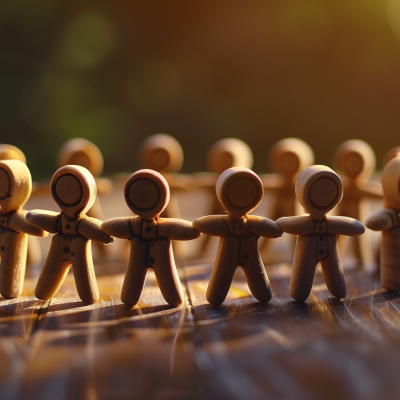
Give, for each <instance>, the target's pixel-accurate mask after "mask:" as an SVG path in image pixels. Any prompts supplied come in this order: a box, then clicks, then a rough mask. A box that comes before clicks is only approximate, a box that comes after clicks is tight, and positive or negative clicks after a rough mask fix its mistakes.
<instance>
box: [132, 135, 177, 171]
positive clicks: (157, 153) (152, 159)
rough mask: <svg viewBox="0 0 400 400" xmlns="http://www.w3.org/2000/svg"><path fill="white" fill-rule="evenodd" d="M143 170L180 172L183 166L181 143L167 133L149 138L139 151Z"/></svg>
mask: <svg viewBox="0 0 400 400" xmlns="http://www.w3.org/2000/svg"><path fill="white" fill-rule="evenodd" d="M139 156H140V164H141V166H142V167H143V168H149V169H153V170H155V171H158V172H179V171H180V169H181V168H182V164H183V150H182V147H181V145H180V144H179V142H178V141H177V140H176V139H175V138H173V137H172V136H170V135H167V134H166V133H158V134H157V135H152V136H150V137H149V138H147V139H146V140H145V141H144V142H143V144H142V146H141V148H140V151H139Z"/></svg>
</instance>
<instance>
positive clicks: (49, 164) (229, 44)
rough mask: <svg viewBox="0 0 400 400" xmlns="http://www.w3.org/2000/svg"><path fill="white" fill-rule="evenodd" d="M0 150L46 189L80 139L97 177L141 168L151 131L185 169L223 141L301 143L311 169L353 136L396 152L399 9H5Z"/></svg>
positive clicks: (48, 1)
mask: <svg viewBox="0 0 400 400" xmlns="http://www.w3.org/2000/svg"><path fill="white" fill-rule="evenodd" d="M0 35H1V36H0V37H1V40H0V57H1V62H0V105H1V106H0V123H1V140H0V142H3V143H10V144H14V145H16V146H18V147H20V148H21V149H22V150H23V151H24V152H25V154H26V156H27V159H28V165H29V167H30V169H31V171H32V174H33V177H34V179H37V180H40V179H45V178H48V177H49V176H51V175H52V173H53V172H54V169H55V167H56V166H55V158H56V154H57V151H58V149H59V148H60V146H61V145H62V144H63V142H64V141H65V140H67V139H69V138H72V137H84V138H86V139H89V140H91V141H93V142H95V143H96V144H97V145H98V146H99V147H100V149H101V150H102V152H103V154H104V158H105V171H104V172H105V173H106V174H108V175H111V174H113V173H115V172H118V171H133V170H135V169H137V168H138V162H137V152H138V146H139V145H140V143H141V141H142V140H143V139H144V138H145V137H147V136H148V135H150V134H153V133H157V132H166V133H170V134H171V135H173V136H175V137H176V138H177V139H178V140H179V141H180V142H181V144H182V147H183V148H184V151H185V163H184V171H188V172H190V171H198V170H204V169H205V168H206V166H205V153H206V151H207V149H208V148H209V147H210V145H211V144H212V143H213V142H215V141H216V140H218V139H221V138H224V137H238V138H241V139H243V140H245V141H246V142H248V143H249V145H250V146H251V147H252V149H253V151H254V156H255V165H254V169H255V170H256V171H259V172H263V171H267V170H268V163H267V154H268V151H269V148H270V147H271V145H273V144H274V143H275V142H276V141H277V140H279V139H281V138H283V137H287V136H297V137H300V138H302V139H304V140H306V141H307V142H308V143H310V145H311V146H312V147H313V148H314V150H315V153H316V162H317V163H322V164H327V165H330V164H331V161H332V154H333V152H334V150H335V148H336V147H337V146H338V145H339V144H340V143H341V142H343V141H344V140H347V139H352V138H360V139H364V140H366V141H368V142H369V143H370V144H371V145H372V146H373V147H374V149H375V151H376V154H377V159H378V167H379V166H380V165H381V160H382V158H383V156H384V154H385V152H386V151H387V150H388V149H389V148H391V147H393V146H396V145H400V138H399V132H400V130H399V128H400V101H399V100H400V40H399V38H400V0H388V1H383V0H336V1H331V0H302V1H299V0H246V1H236V0H219V1H217V2H216V1H213V0H203V1H201V2H188V1H175V0H172V1H171V0H170V1H149V2H139V1H122V0H121V1H105V0H96V1H88V0H79V1H77V0H70V1H68V2H67V1H61V0H2V1H1V2H0Z"/></svg>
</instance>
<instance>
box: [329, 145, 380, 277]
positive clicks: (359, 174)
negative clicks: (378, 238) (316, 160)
mask: <svg viewBox="0 0 400 400" xmlns="http://www.w3.org/2000/svg"><path fill="white" fill-rule="evenodd" d="M375 163H376V158H375V153H374V150H373V149H372V147H371V146H370V145H369V144H368V143H366V142H364V141H363V140H358V139H356V140H348V141H347V142H344V143H343V144H341V145H340V146H339V147H338V149H337V150H336V152H335V156H334V164H335V168H336V170H337V171H338V173H339V174H340V176H341V179H342V182H343V199H342V201H341V202H340V204H339V205H338V207H337V213H338V214H339V215H343V216H346V217H350V218H355V219H357V220H361V221H365V219H366V217H367V215H368V204H366V203H365V201H363V200H365V199H383V192H382V188H381V185H380V184H379V183H376V182H372V181H370V178H371V176H372V174H373V173H374V171H375ZM342 238H343V237H342ZM342 238H340V239H339V249H340V250H342V248H343V244H344V240H343V239H342ZM350 245H351V249H352V252H353V254H354V256H355V257H356V258H357V259H358V260H359V262H360V266H363V265H364V266H366V267H367V268H368V269H370V270H376V268H377V265H376V263H375V260H374V255H373V251H372V245H371V237H370V236H368V235H361V236H358V237H353V238H350Z"/></svg>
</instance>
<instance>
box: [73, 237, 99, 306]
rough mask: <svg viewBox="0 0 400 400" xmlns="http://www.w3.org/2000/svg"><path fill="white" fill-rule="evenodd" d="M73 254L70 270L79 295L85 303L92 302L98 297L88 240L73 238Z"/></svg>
mask: <svg viewBox="0 0 400 400" xmlns="http://www.w3.org/2000/svg"><path fill="white" fill-rule="evenodd" d="M73 247H74V249H75V253H76V254H75V256H72V253H71V256H72V257H71V258H70V260H72V271H73V273H74V278H75V284H76V289H77V290H78V294H79V297H80V298H81V300H82V301H83V302H85V303H94V302H95V301H97V300H98V299H99V298H100V295H99V289H98V288H97V281H96V275H95V273H94V267H93V257H92V247H91V245H90V241H89V240H86V239H82V238H79V237H78V238H75V239H74V246H73Z"/></svg>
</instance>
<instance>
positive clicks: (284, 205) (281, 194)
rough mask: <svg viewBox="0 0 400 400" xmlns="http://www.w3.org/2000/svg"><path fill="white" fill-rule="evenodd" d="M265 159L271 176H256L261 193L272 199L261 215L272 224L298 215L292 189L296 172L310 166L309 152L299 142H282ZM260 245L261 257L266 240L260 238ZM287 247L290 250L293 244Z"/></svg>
mask: <svg viewBox="0 0 400 400" xmlns="http://www.w3.org/2000/svg"><path fill="white" fill-rule="evenodd" d="M268 159H269V164H270V166H271V169H272V171H273V172H275V174H265V175H260V178H261V181H262V183H263V186H264V189H265V190H266V192H267V193H270V194H271V195H272V199H273V200H272V205H271V206H269V208H268V211H267V212H266V214H265V215H266V216H267V217H268V218H271V219H272V220H274V221H275V220H277V219H278V218H281V217H284V216H286V215H299V214H302V210H301V208H300V207H299V205H298V202H297V200H296V196H295V190H294V187H295V183H296V179H297V176H298V174H299V173H300V171H302V170H303V169H304V168H307V167H309V166H310V165H312V164H313V163H314V152H313V150H312V148H311V147H310V146H309V145H308V144H307V143H306V142H305V141H303V140H301V139H297V138H286V139H282V140H280V141H279V142H277V143H275V145H274V146H273V147H272V148H271V150H270V152H269V155H268ZM260 242H261V243H260V250H261V251H262V253H263V252H264V251H265V250H266V249H267V247H268V244H269V239H268V238H263V239H261V240H260ZM291 246H292V248H293V249H294V242H293V243H292V245H291ZM289 253H292V252H291V251H290V252H289Z"/></svg>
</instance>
